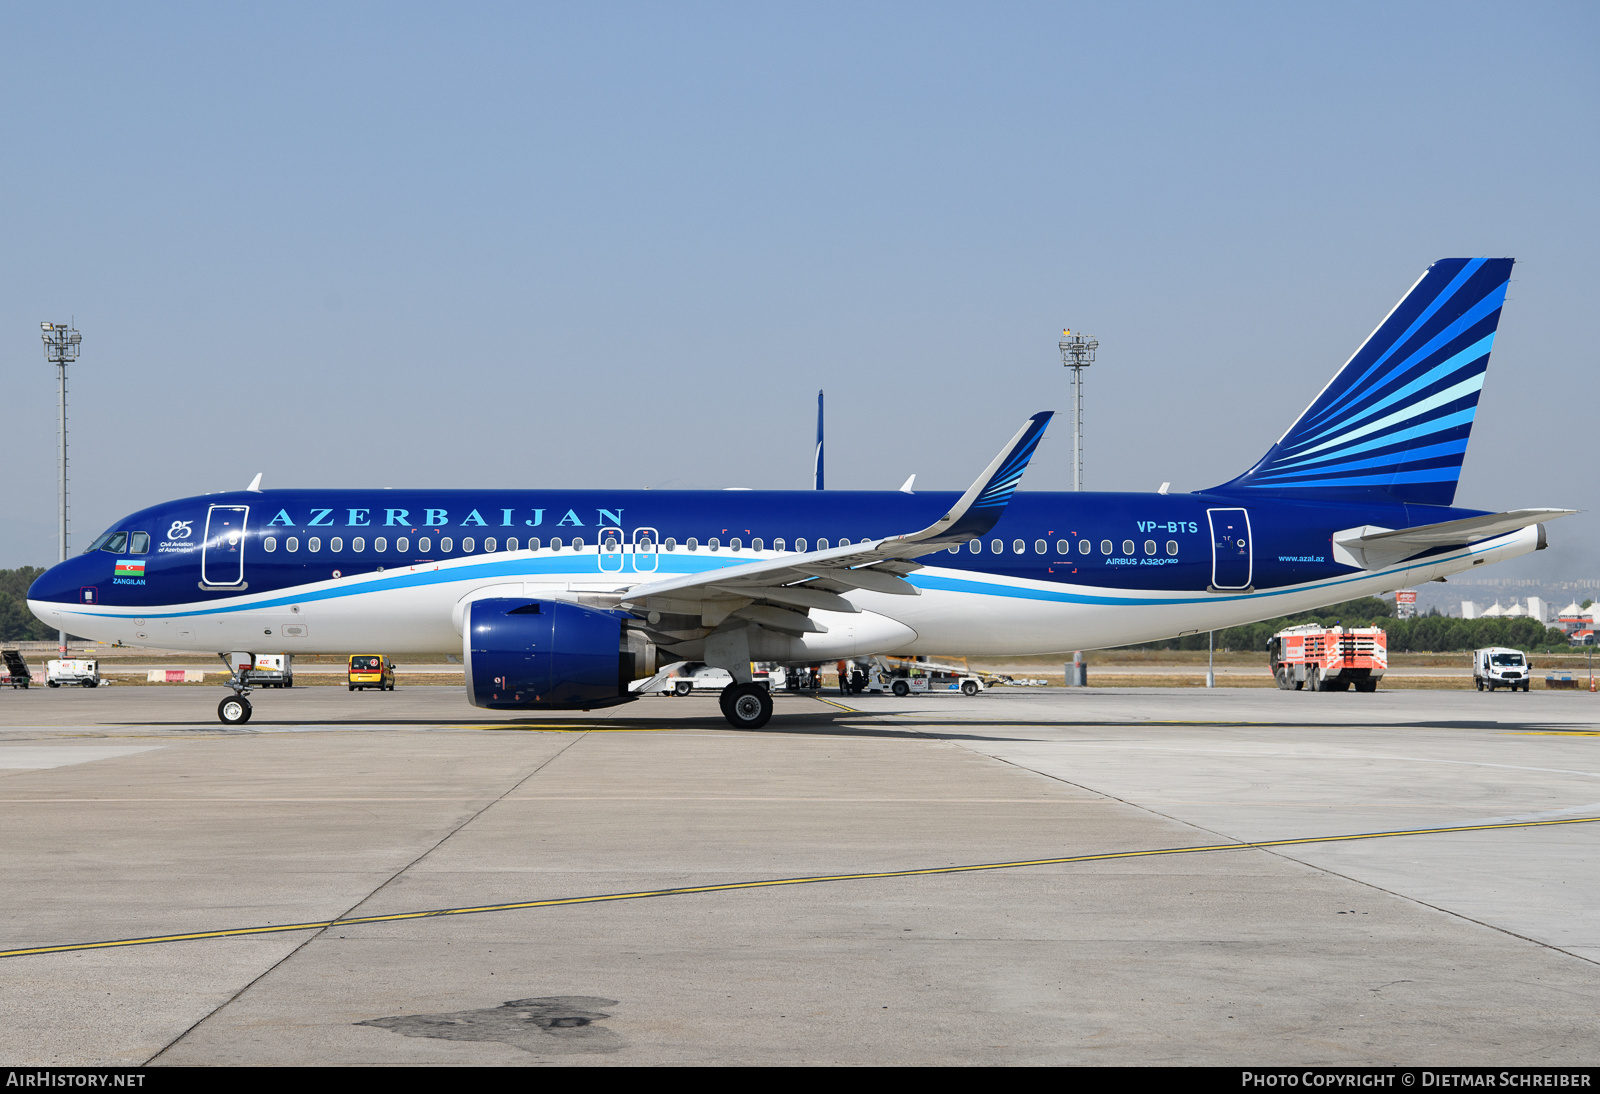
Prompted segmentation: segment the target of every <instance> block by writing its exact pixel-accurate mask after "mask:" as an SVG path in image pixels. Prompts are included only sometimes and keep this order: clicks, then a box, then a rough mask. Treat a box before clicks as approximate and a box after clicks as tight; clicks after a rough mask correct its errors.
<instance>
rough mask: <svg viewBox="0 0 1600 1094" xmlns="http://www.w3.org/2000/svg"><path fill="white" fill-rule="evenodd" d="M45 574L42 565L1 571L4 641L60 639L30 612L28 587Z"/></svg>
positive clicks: (0, 623)
mask: <svg viewBox="0 0 1600 1094" xmlns="http://www.w3.org/2000/svg"><path fill="white" fill-rule="evenodd" d="M42 573H44V570H43V569H42V568H41V567H38V566H23V567H20V568H18V569H15V570H0V642H48V641H49V640H50V639H52V638H54V637H55V636H56V631H55V630H54V629H53V628H50V627H47V626H45V625H44V623H43V622H42V621H41V620H40V619H39V618H38V617H37V616H35V615H34V614H33V613H32V612H30V611H29V610H28V586H30V585H32V584H33V583H34V581H35V579H37V578H38V576H39V575H40V574H42Z"/></svg>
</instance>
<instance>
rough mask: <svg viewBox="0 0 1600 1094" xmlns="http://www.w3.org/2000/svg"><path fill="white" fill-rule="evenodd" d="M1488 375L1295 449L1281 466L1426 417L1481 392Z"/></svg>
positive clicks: (1481, 374)
mask: <svg viewBox="0 0 1600 1094" xmlns="http://www.w3.org/2000/svg"><path fill="white" fill-rule="evenodd" d="M1484 375H1485V374H1484V373H1482V372H1480V373H1478V374H1477V375H1476V376H1471V377H1469V378H1467V379H1465V380H1463V381H1461V382H1460V383H1459V384H1456V385H1454V386H1453V387H1447V388H1445V389H1444V390H1443V391H1440V392H1437V393H1435V394H1433V395H1430V396H1428V397H1427V398H1426V399H1422V400H1420V401H1419V402H1417V403H1416V404H1415V405H1414V406H1409V407H1406V409H1404V410H1400V411H1396V412H1395V413H1393V414H1391V415H1389V416H1388V417H1387V418H1379V419H1378V420H1377V421H1375V422H1368V423H1367V424H1366V425H1363V426H1358V427H1357V428H1355V429H1352V430H1350V432H1348V433H1345V434H1343V435H1342V436H1339V437H1335V438H1334V439H1333V440H1331V441H1323V442H1322V443H1321V444H1319V445H1317V446H1316V447H1315V448H1308V449H1306V450H1305V451H1304V452H1297V453H1295V456H1294V458H1293V459H1291V460H1278V461H1275V462H1276V463H1278V464H1279V465H1280V466H1281V465H1288V466H1293V464H1294V461H1295V460H1298V459H1301V458H1304V457H1306V456H1309V455H1311V454H1312V453H1313V452H1321V451H1323V450H1324V449H1329V448H1337V447H1341V446H1343V445H1345V444H1348V443H1349V442H1350V441H1354V440H1357V439H1359V438H1361V437H1365V436H1368V435H1370V434H1372V433H1376V432H1378V431H1379V430H1380V429H1388V428H1389V427H1390V426H1394V425H1400V424H1402V423H1404V422H1409V421H1413V420H1415V419H1417V418H1420V417H1422V415H1424V414H1426V413H1427V412H1428V411H1430V410H1434V409H1436V408H1438V407H1441V406H1449V405H1450V404H1451V403H1453V402H1455V401H1457V400H1458V399H1465V398H1467V397H1468V396H1469V395H1475V394H1477V392H1478V391H1479V389H1481V388H1482V387H1483V378H1484ZM1476 412H1477V405H1476V404H1474V405H1473V407H1472V413H1476ZM1468 421H1471V418H1470V417H1469V418H1468Z"/></svg>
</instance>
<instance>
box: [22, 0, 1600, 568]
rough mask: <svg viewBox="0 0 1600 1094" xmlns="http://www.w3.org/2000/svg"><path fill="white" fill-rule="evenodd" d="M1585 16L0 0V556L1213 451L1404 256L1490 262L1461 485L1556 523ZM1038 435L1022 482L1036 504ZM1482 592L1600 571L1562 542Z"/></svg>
mask: <svg viewBox="0 0 1600 1094" xmlns="http://www.w3.org/2000/svg"><path fill="white" fill-rule="evenodd" d="M1597 13H1600V8H1596V7H1595V6H1594V5H1592V4H1578V3H1552V4H1518V5H1508V4H1504V3H1497V4H1477V3H1439V4H1393V3H1384V4H1344V5H1328V4H1283V3H1265V4H1255V5H1249V4H1246V5H1197V4H1186V3H1183V4H1180V3H1174V4H1114V5H1112V4H1094V5H1082V6H1074V5H1067V4H1048V5H1028V4H1006V5H993V4H975V3H974V4H967V5H948V4H946V5H940V4H930V3H915V4H862V3H850V4H839V5H827V4H817V3H809V4H804V5H791V6H784V5H773V4H718V5H703V4H660V3H652V4H609V5H608V4H566V5H559V6H545V5H536V4H528V3H517V4H504V5H501V4H450V5H445V4H436V5H407V4H396V3H384V4H370V5H362V4H355V3H341V4H306V5H294V4H285V3H279V4H270V5H267V4H262V5H248V4H232V5H222V4H210V3H207V4H194V5H189V6H183V5H170V4H141V5H125V4H110V3H104V4H76V5H22V4H12V5H8V6H7V7H6V8H5V9H3V11H0V104H3V105H0V126H3V136H4V141H5V148H6V151H7V154H6V155H5V156H4V157H3V159H0V197H3V204H0V209H3V212H0V253H3V254H4V256H5V262H4V265H3V266H0V415H3V416H0V436H3V438H4V444H3V445H0V451H3V453H4V461H5V462H4V482H5V499H6V502H5V505H4V507H3V508H0V566H15V565H21V564H26V563H36V564H37V563H48V562H49V561H51V560H53V559H54V557H55V543H54V534H53V527H54V524H53V522H54V512H55V487H54V474H55V462H54V453H55V449H54V443H55V424H54V423H55V400H54V382H53V370H52V369H51V368H50V367H49V366H48V365H46V363H45V361H44V359H43V354H42V351H41V349H40V344H39V336H38V324H39V322H40V320H43V319H64V318H69V317H73V316H75V317H76V320H77V323H78V326H79V327H80V329H81V330H82V331H83V333H84V343H83V347H84V348H83V358H82V361H81V363H80V364H78V365H77V366H76V367H75V369H74V373H73V376H74V379H73V392H72V396H71V399H72V402H71V406H72V415H73V424H72V429H73V434H72V436H73V492H74V505H73V527H74V543H75V545H76V546H78V547H81V546H82V545H83V544H84V543H86V542H88V538H87V537H89V536H92V535H93V534H95V533H96V532H97V531H99V530H100V529H101V528H103V527H104V526H105V525H107V524H108V523H110V522H111V521H113V520H115V519H116V518H118V517H119V516H121V515H123V514H124V513H127V512H129V511H131V510H134V509H136V508H139V507H141V506H144V505H147V504H150V503H152V502H155V501H158V500H161V499H165V498H170V497H175V496H180V495H184V494H191V493H200V492H204V491H211V490H222V489H236V488H240V487H243V486H244V485H246V484H247V483H248V482H249V481H250V478H251V476H253V475H254V474H255V473H256V472H257V471H264V472H265V473H266V485H267V486H269V487H271V486H291V485H292V486H358V485H375V486H406V485H419V486H441V487H442V486H465V485H484V486H530V487H535V486H546V487H565V486H601V485H606V486H617V487H625V486H626V487H631V486H654V487H720V486H752V487H774V488H803V487H806V486H808V485H809V473H810V461H811V431H812V414H813V410H814V399H815V393H816V391H817V389H818V388H826V389H827V391H828V395H829V419H828V421H829V485H830V486H832V487H837V488H841V489H844V488H872V489H892V488H894V487H895V486H898V485H899V484H900V482H901V481H902V480H904V478H905V477H906V476H907V475H908V474H910V473H912V472H916V473H917V475H918V479H917V483H918V486H919V487H925V488H929V489H933V488H960V487H964V486H965V485H966V483H967V482H968V480H969V479H970V478H971V476H972V475H973V474H974V473H975V472H976V471H977V470H978V468H979V467H981V465H982V464H983V462H984V461H985V460H986V459H987V458H988V457H989V456H990V455H991V454H992V452H993V450H994V449H995V448H996V447H998V445H999V444H1000V443H1001V441H1002V440H1003V439H1004V438H1005V437H1006V436H1007V435H1008V434H1009V432H1010V431H1011V430H1012V429H1013V428H1015V426H1016V424H1017V423H1019V422H1020V421H1021V420H1022V418H1023V417H1025V416H1026V415H1027V414H1029V413H1031V412H1033V411H1035V410H1039V409H1046V408H1057V409H1065V408H1066V403H1067V383H1066V378H1065V376H1064V373H1063V370H1062V368H1061V367H1060V363H1059V357H1058V355H1057V352H1056V348H1055V343H1056V340H1057V336H1058V334H1059V331H1060V329H1061V328H1062V327H1063V326H1072V327H1074V328H1079V329H1085V330H1088V331H1089V332H1091V333H1093V334H1095V335H1096V336H1098V337H1099V339H1100V341H1101V351H1100V363H1099V364H1097V365H1096V366H1095V367H1094V369H1093V370H1092V372H1091V374H1090V377H1089V380H1088V384H1087V397H1088V408H1087V415H1088V427H1087V439H1086V443H1087V453H1088V455H1087V485H1088V486H1089V487H1091V488H1099V489H1154V488H1155V487H1156V486H1158V485H1159V484H1160V483H1161V482H1162V481H1163V480H1170V481H1171V482H1172V483H1173V489H1174V490H1188V489H1196V488H1201V487H1206V486H1210V485H1214V484H1216V483H1218V482H1221V481H1224V480H1226V479H1228V478H1230V477H1232V476H1233V475H1235V474H1237V473H1238V472H1239V471H1241V470H1242V469H1244V468H1245V467H1246V466H1248V465H1249V464H1251V463H1252V462H1253V461H1254V460H1255V459H1256V458H1257V457H1258V456H1260V455H1261V453H1262V452H1264V451H1265V450H1266V448H1267V447H1268V446H1269V445H1270V444H1271V443H1272V442H1273V441H1274V440H1275V439H1276V438H1277V436H1278V435H1279V434H1280V433H1281V432H1282V431H1283V429H1284V428H1285V427H1286V426H1287V425H1288V423H1289V422H1290V421H1291V420H1292V419H1293V418H1294V416H1295V415H1296V414H1298V413H1299V411H1300V410H1301V409H1302V408H1303V407H1304V406H1305V404H1306V403H1307V402H1309V401H1310V399H1311V398H1312V396H1313V395H1314V394H1315V393H1316V392H1317V391H1318V390H1319V389H1320V388H1321V386H1322V385H1323V383H1324V382H1326V380H1327V379H1328V377H1329V376H1331V375H1332V373H1333V372H1334V370H1335V369H1336V368H1337V367H1338V366H1339V365H1340V363H1342V362H1343V360H1344V359H1345V358H1346V357H1347V356H1348V355H1349V354H1350V353H1351V351H1353V350H1354V349H1355V347H1356V346H1357V345H1358V344H1359V343H1360V341H1361V340H1362V339H1363V338H1364V337H1365V336H1366V335H1367V333H1368V332H1369V331H1370V330H1371V329H1372V327H1373V326H1375V325H1376V323H1377V322H1378V320H1379V319H1381V318H1382V317H1383V315H1384V314H1385V312H1387V310H1388V309H1389V307H1390V306H1391V305H1392V304H1393V303H1394V302H1395V301H1396V300H1397V299H1399V297H1400V295H1401V294H1402V293H1403V292H1404V291H1405V290H1406V288H1407V287H1408V286H1409V285H1410V284H1411V283H1412V282H1413V281H1414V280H1415V279H1416V278H1417V276H1418V275H1419V274H1420V273H1421V272H1422V270H1423V269H1424V268H1425V267H1426V266H1427V264H1428V263H1429V262H1431V261H1433V260H1434V259H1436V258H1441V257H1447V256H1456V255H1510V256H1513V257H1515V258H1517V259H1518V266H1517V269H1516V274H1515V280H1514V281H1513V283H1512V291H1511V296H1510V300H1509V302H1508V304H1507V306H1506V310H1505V315H1504V318H1503V321H1502V323H1501V326H1500V338H1499V341H1498V342H1497V344H1496V347H1495V354H1494V358H1493V361H1492V364H1491V367H1490V372H1489V381H1488V384H1487V387H1486V390H1485V394H1484V399H1483V404H1482V409H1481V410H1480V412H1479V414H1478V419H1477V425H1476V428H1475V430H1474V434H1473V443H1472V448H1471V450H1470V451H1469V453H1468V458H1467V467H1466V473H1465V475H1464V477H1463V480H1462V488H1461V491H1460V493H1459V494H1458V497H1457V500H1458V502H1459V503H1460V504H1464V505H1472V506H1480V507H1483V508H1491V509H1502V508H1512V507H1517V506H1523V505H1558V506H1568V507H1592V506H1593V505H1594V503H1595V500H1596V491H1595V488H1594V486H1593V485H1592V482H1593V478H1594V472H1593V470H1592V468H1593V466H1594V464H1595V460H1596V452H1595V447H1594V421H1595V414H1596V410H1597V401H1596V398H1595V395H1596V391H1597V384H1596V379H1595V377H1596V348H1595V335H1594V333H1593V327H1594V317H1595V310H1596V309H1595V301H1596V298H1597V289H1600V277H1597V274H1596V265H1595V252H1596V242H1597V240H1596V236H1597V232H1596V228H1597V214H1596V195H1597V193H1600V187H1597V182H1600V179H1597V171H1596V168H1597V165H1600V140H1597V136H1600V134H1597V132H1596V130H1597V125H1600V109H1597V107H1600V104H1597V101H1596V99H1597V96H1596V90H1597V76H1600V70H1597V62H1596V58H1597V57H1600V36H1597V34H1596V31H1597V28H1600V14H1597ZM1064 425H1065V422H1062V423H1058V425H1057V427H1056V429H1055V430H1054V431H1053V437H1052V439H1051V440H1049V441H1047V444H1046V447H1044V448H1043V449H1041V453H1040V457H1039V458H1038V460H1036V461H1035V464H1034V468H1033V469H1032V470H1031V471H1030V472H1029V476H1028V479H1027V480H1026V481H1025V483H1024V486H1025V487H1029V486H1031V487H1033V488H1036V489H1038V488H1064V487H1068V486H1070V483H1071V471H1070V467H1069V452H1070V440H1069V431H1068V430H1067V429H1065V428H1063V426H1064ZM1551 536H1552V540H1553V543H1554V545H1555V548H1556V549H1555V550H1552V551H1548V552H1545V553H1543V554H1542V555H1539V556H1536V557H1534V558H1529V559H1526V560H1519V561H1517V562H1515V563H1513V564H1509V565H1507V566H1505V567H1502V568H1501V570H1502V571H1503V572H1504V573H1505V574H1506V575H1508V576H1509V575H1513V574H1529V575H1533V574H1540V575H1548V576H1556V575H1564V576H1574V577H1576V576H1585V577H1587V576H1600V547H1597V546H1596V544H1597V542H1600V519H1597V518H1596V517H1594V516H1592V515H1589V514H1585V515H1583V516H1579V517H1574V518H1571V519H1569V520H1566V521H1563V522H1561V523H1559V524H1556V525H1552V527H1551Z"/></svg>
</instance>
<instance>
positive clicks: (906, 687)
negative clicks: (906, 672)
mask: <svg viewBox="0 0 1600 1094" xmlns="http://www.w3.org/2000/svg"><path fill="white" fill-rule="evenodd" d="M889 690H890V691H892V692H894V694H895V698H897V699H904V698H905V697H906V696H907V695H910V694H911V685H910V684H908V683H906V682H905V681H904V680H896V681H895V682H894V685H893V686H892V687H890V688H889Z"/></svg>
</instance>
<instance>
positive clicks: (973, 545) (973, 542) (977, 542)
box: [967, 539, 983, 554]
mask: <svg viewBox="0 0 1600 1094" xmlns="http://www.w3.org/2000/svg"><path fill="white" fill-rule="evenodd" d="M967 550H968V551H971V552H972V553H973V554H977V553H978V552H979V551H982V550H983V540H981V539H969V540H967Z"/></svg>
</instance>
